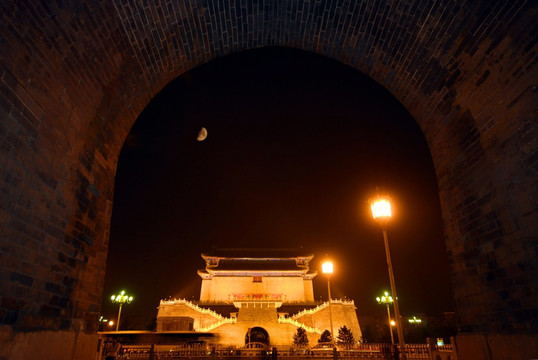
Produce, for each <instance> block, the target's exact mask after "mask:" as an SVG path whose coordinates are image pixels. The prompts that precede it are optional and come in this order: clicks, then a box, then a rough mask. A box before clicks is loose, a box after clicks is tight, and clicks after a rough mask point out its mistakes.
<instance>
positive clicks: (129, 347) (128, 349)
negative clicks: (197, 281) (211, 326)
mask: <svg viewBox="0 0 538 360" xmlns="http://www.w3.org/2000/svg"><path fill="white" fill-rule="evenodd" d="M103 344H106V342H103ZM105 352H106V346H102V347H101V348H100V351H98V356H97V360H102V359H104V358H105ZM395 352H396V354H395ZM399 352H400V348H399V347H398V346H395V347H393V346H392V345H391V344H359V345H355V346H352V347H348V348H341V349H337V350H333V349H330V348H329V349H305V348H297V347H293V346H276V347H267V348H266V349H244V348H242V347H239V346H223V345H211V344H195V345H192V344H181V345H178V344H122V350H121V351H120V355H119V356H118V359H140V360H142V359H144V360H146V359H147V360H157V359H170V360H172V359H190V360H217V359H218V360H239V359H244V358H246V359H251V358H252V359H262V360H277V359H281V360H282V359H284V360H292V359H319V360H322V359H331V360H337V359H345V360H349V359H363V358H367V359H371V360H377V359H379V360H381V359H395V358H398V353H399ZM405 353H406V357H407V359H428V360H457V354H456V351H455V349H454V348H453V346H452V345H443V346H437V345H435V344H433V343H431V342H430V344H406V345H405Z"/></svg>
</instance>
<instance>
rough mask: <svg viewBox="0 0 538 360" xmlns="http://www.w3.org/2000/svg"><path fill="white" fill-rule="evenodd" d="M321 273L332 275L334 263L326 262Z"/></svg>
mask: <svg viewBox="0 0 538 360" xmlns="http://www.w3.org/2000/svg"><path fill="white" fill-rule="evenodd" d="M321 271H322V272H323V273H324V274H329V275H330V274H332V273H333V263H332V262H330V261H326V262H324V263H323V264H322V265H321Z"/></svg>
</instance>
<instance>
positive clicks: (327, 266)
mask: <svg viewBox="0 0 538 360" xmlns="http://www.w3.org/2000/svg"><path fill="white" fill-rule="evenodd" d="M321 270H322V272H323V273H324V274H327V291H328V293H329V320H330V322H331V343H332V345H333V347H334V328H333V310H332V305H331V303H332V301H331V274H332V273H333V263H332V262H331V261H326V262H324V263H323V264H322V265H321Z"/></svg>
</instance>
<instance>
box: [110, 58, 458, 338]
mask: <svg viewBox="0 0 538 360" xmlns="http://www.w3.org/2000/svg"><path fill="white" fill-rule="evenodd" d="M202 126H204V127H205V128H206V129H207V131H208V137H207V139H206V140H205V141H202V142H198V141H197V140H196V136H197V133H198V130H199V129H200V128H201V127H202ZM377 186H379V187H380V189H381V190H382V191H385V192H389V193H390V194H391V195H392V196H393V198H394V204H393V207H394V210H393V211H394V219H393V221H392V224H391V226H390V228H389V232H388V235H389V242H390V246H391V253H392V260H393V265H394V271H395V276H396V285H397V290H398V297H399V299H400V309H401V312H402V315H404V316H407V315H415V314H417V313H425V314H428V315H436V314H440V313H441V312H443V311H451V310H453V304H452V298H451V294H450V285H449V278H448V264H447V257H446V255H445V247H444V241H443V234H442V220H441V213H440V205H439V196H438V190H437V184H436V179H435V172H434V169H433V164H432V161H431V157H430V154H429V151H428V148H427V145H426V143H425V140H424V137H423V134H422V132H421V131H420V129H419V128H418V125H417V124H416V122H415V120H414V119H413V118H412V117H411V116H410V115H409V114H408V113H407V111H406V110H405V109H404V108H403V106H402V105H401V104H400V103H399V102H398V101H397V100H396V99H395V98H394V97H393V96H392V95H391V94H390V93H389V92H388V91H386V90H385V89H384V88H382V87H381V86H379V85H378V84H377V83H375V82H374V81H372V80H371V79H370V78H368V77H366V76H365V75H363V74H362V73H360V72H358V71H356V70H353V69H351V68H349V67H347V66H345V65H342V64H341V63H339V62H336V61H333V60H330V59H327V58H324V57H320V56H318V55H315V54H311V53H306V52H302V51H298V50H293V49H284V48H265V49H259V50H253V51H248V52H243V53H239V54H234V55H230V56H227V57H225V58H222V59H219V60H216V61H213V62H211V63H208V64H206V65H203V66H200V67H198V68H196V69H194V70H192V71H190V72H188V73H186V74H184V75H182V76H181V77H179V78H177V79H176V80H175V81H173V82H172V83H170V84H169V85H168V86H167V87H166V88H165V89H164V90H163V91H162V92H161V93H160V94H159V95H157V96H156V97H155V98H154V100H153V101H152V102H151V103H150V104H149V105H148V107H147V108H146V109H145V110H144V112H143V113H142V114H141V115H140V117H139V118H138V120H137V121H136V123H135V125H134V127H133V128H132V130H131V133H130V134H129V136H128V138H127V140H126V142H125V145H124V148H123V150H122V153H121V156H120V159H119V163H118V169H117V175H116V185H115V197H114V210H113V215H112V223H111V236H110V250H109V255H108V265H107V273H106V281H105V289H104V295H103V314H104V315H105V316H108V317H110V318H115V316H116V314H117V306H113V305H112V304H111V303H110V301H109V300H108V299H109V297H110V295H111V294H113V293H117V292H118V291H119V290H121V289H125V290H126V291H127V292H128V293H129V294H132V295H133V296H134V297H135V301H134V302H133V303H132V304H130V305H127V306H125V307H124V312H123V315H122V317H125V318H128V319H129V322H131V323H133V324H139V327H140V326H142V325H143V324H145V323H147V322H149V320H150V319H151V318H153V317H155V316H156V313H157V310H156V308H157V306H158V304H159V300H160V299H162V298H167V297H169V296H172V297H182V298H189V299H190V298H192V297H193V296H194V297H195V298H198V295H199V289H200V284H201V279H200V278H199V276H198V275H197V274H196V271H197V270H198V269H202V268H203V266H204V262H203V260H202V258H201V257H200V254H201V253H202V252H210V251H211V249H212V247H218V248H232V247H242V248H244V247H258V248H259V247H262V248H267V247H270V248H273V247H274V248H292V247H299V246H302V247H303V248H305V249H307V250H309V251H311V252H312V253H313V254H315V258H314V261H313V262H312V263H311V265H312V267H313V268H314V269H316V270H318V271H319V272H321V271H320V265H319V262H320V261H321V260H322V259H323V258H324V257H325V254H328V255H329V256H330V257H331V258H332V259H333V260H334V261H335V274H334V275H333V277H332V278H331V291H332V293H333V297H334V298H341V297H343V296H346V297H348V298H352V299H354V300H355V304H356V305H357V311H358V314H359V316H369V315H373V316H377V315H379V316H383V314H384V307H380V306H379V305H378V304H377V303H376V301H375V297H376V296H377V295H379V294H381V292H382V291H383V290H385V289H386V290H389V289H390V286H389V280H388V272H387V266H386V258H385V252H384V247H383V238H382V233H381V231H380V229H379V228H378V227H377V225H376V224H375V222H373V220H372V219H371V215H370V212H369V206H368V203H367V201H368V198H369V197H370V196H371V195H372V194H374V193H375V189H376V187H377ZM314 291H315V296H316V298H319V297H320V296H323V298H324V299H326V297H327V283H326V280H325V279H324V278H323V276H321V275H318V277H316V278H315V279H314Z"/></svg>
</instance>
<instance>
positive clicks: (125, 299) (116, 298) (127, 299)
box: [110, 290, 133, 331]
mask: <svg viewBox="0 0 538 360" xmlns="http://www.w3.org/2000/svg"><path fill="white" fill-rule="evenodd" d="M110 300H112V302H114V303H117V304H120V309H119V310H118V320H117V321H116V331H118V328H119V326H120V316H121V307H122V306H123V304H125V303H127V304H130V303H131V301H133V297H132V296H129V295H125V291H123V290H122V291H121V293H120V294H119V295H112V296H111V297H110Z"/></svg>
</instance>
